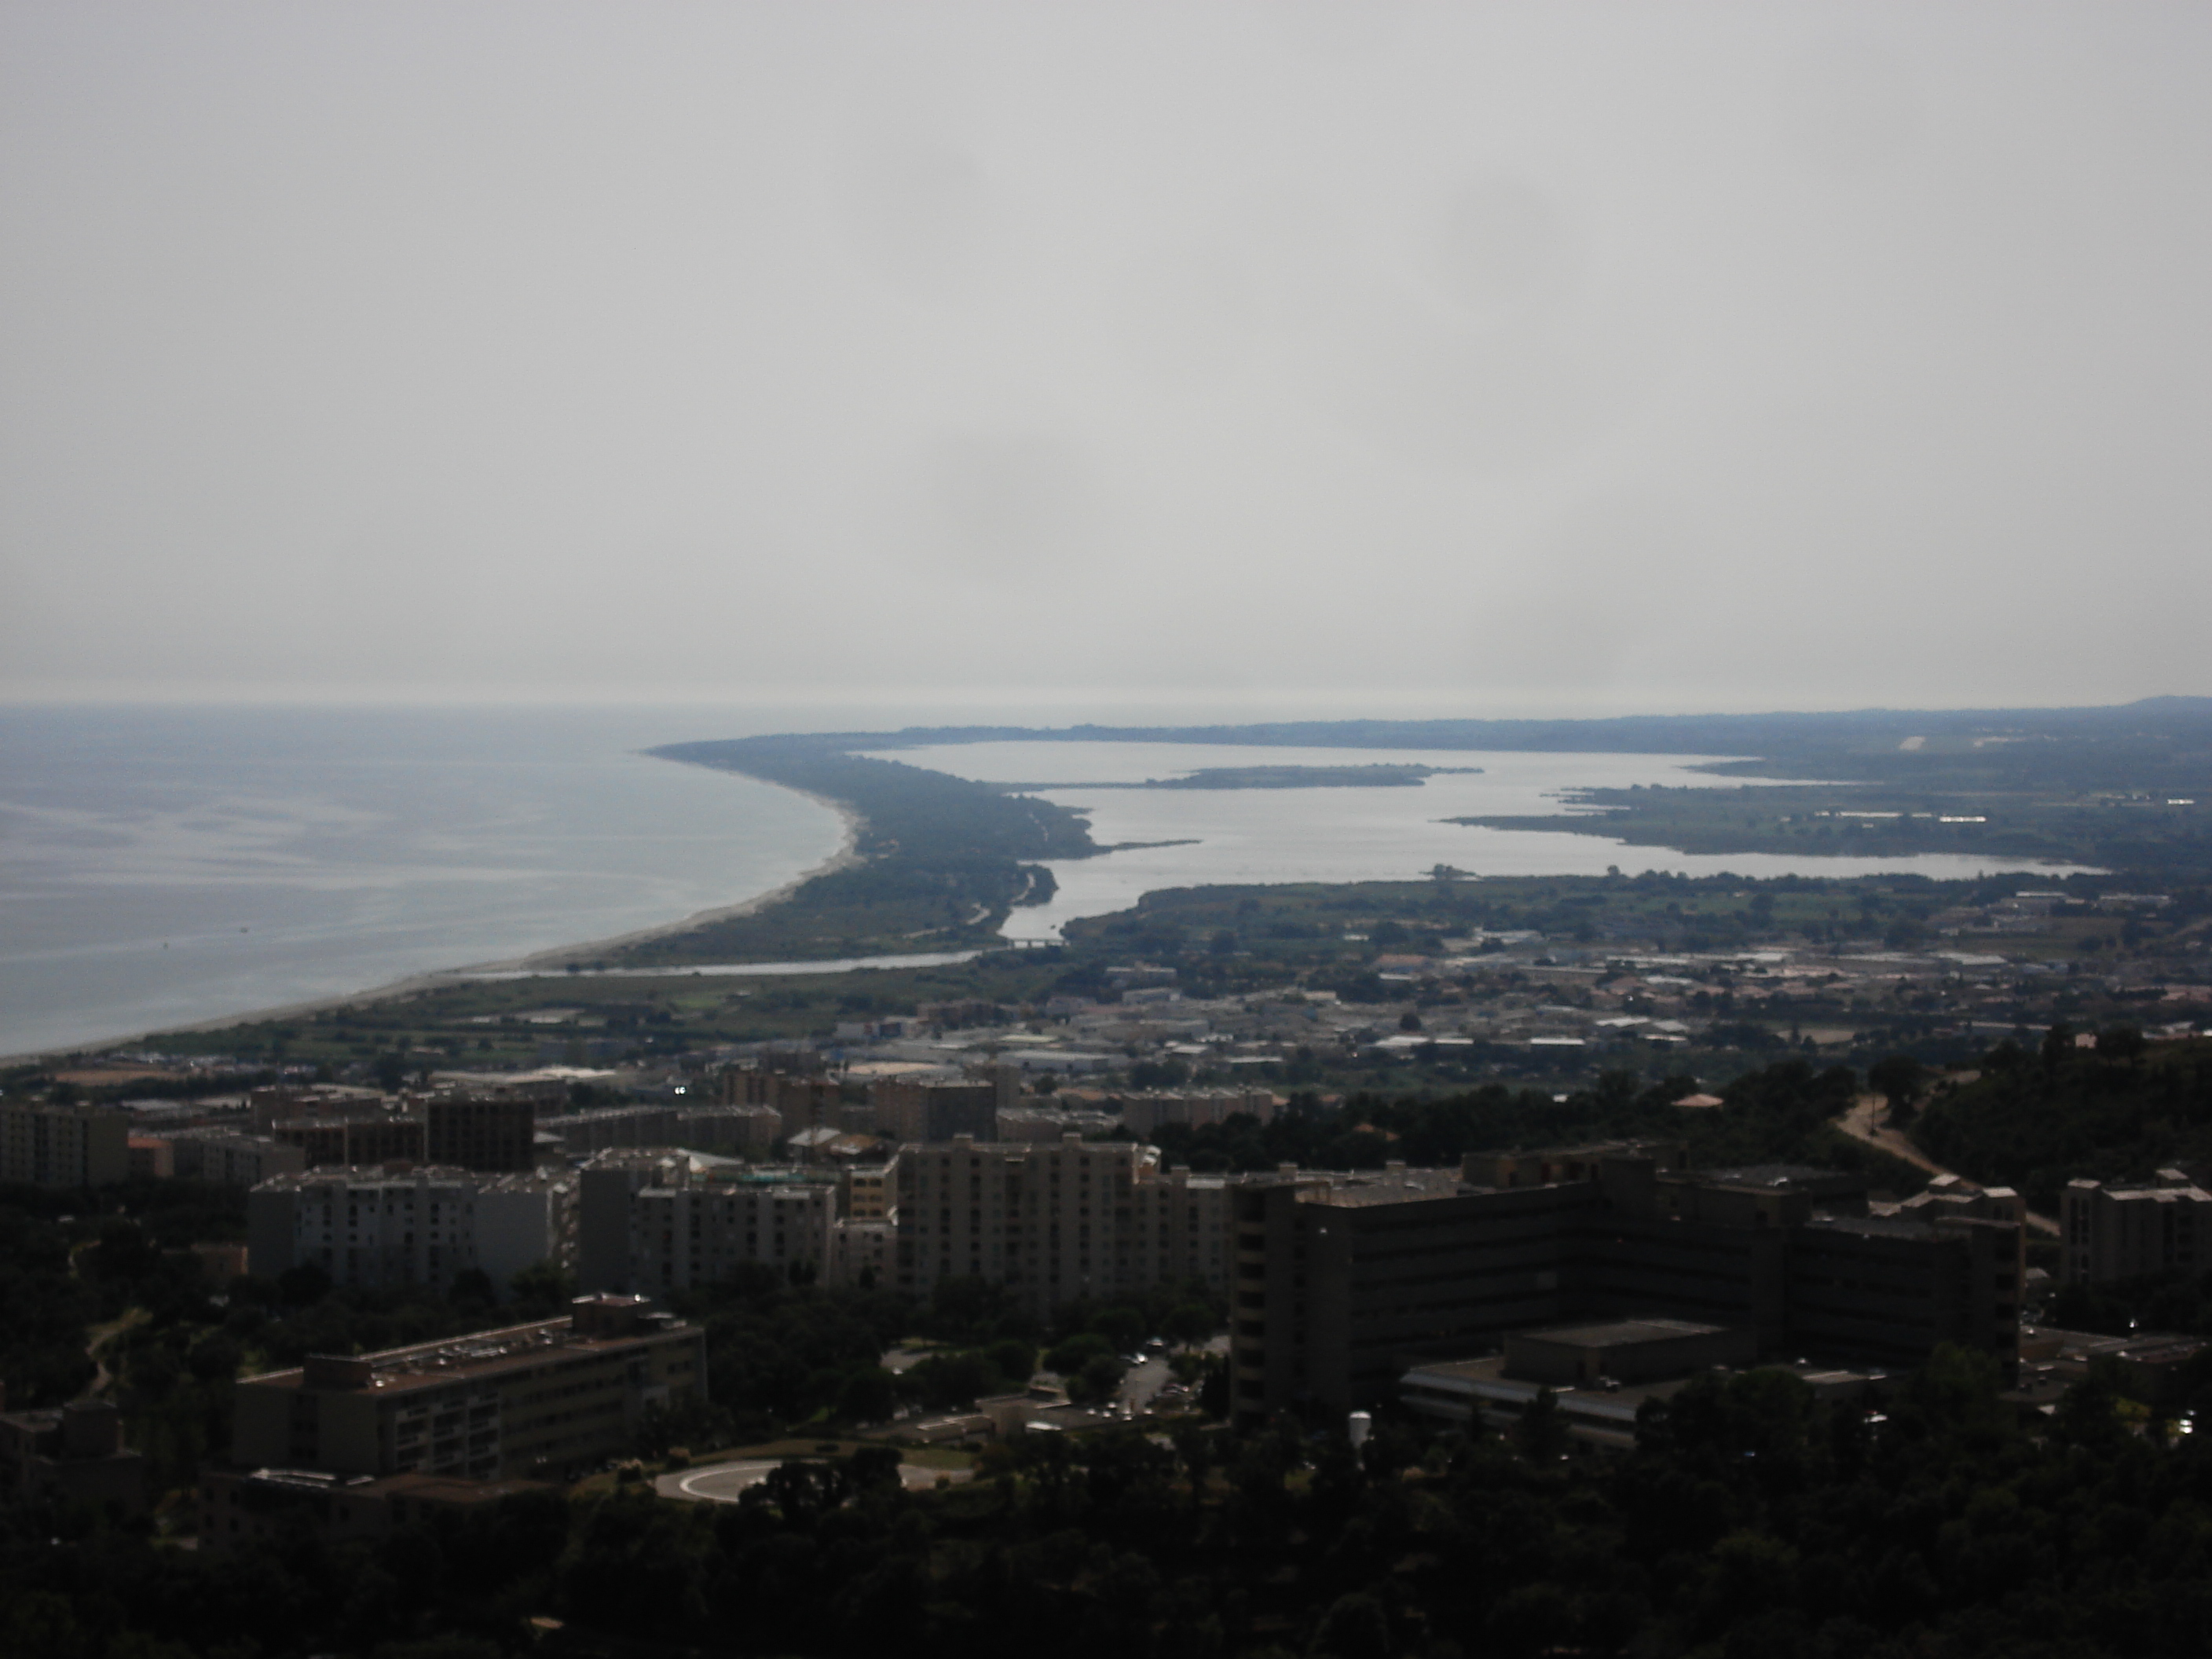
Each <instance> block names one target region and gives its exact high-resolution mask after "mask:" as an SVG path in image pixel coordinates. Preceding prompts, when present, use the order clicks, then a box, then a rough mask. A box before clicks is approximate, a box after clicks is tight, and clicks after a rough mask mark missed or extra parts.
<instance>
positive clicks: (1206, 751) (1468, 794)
mask: <svg viewBox="0 0 2212 1659" xmlns="http://www.w3.org/2000/svg"><path fill="white" fill-rule="evenodd" d="M878 752H880V753H881V755H882V757H883V758H884V759H887V760H901V761H904V762H906V763H908V764H910V765H915V766H926V767H929V768H931V769H934V770H937V771H941V772H951V773H953V774H955V775H957V776H960V777H964V778H973V779H976V780H978V781H985V782H994V783H1009V782H1011V783H1024V784H1029V785H1032V786H1036V788H1035V793H1037V794H1039V795H1042V797H1043V798H1044V799H1048V800H1051V801H1054V802H1057V803H1059V804H1060V805H1065V806H1070V807H1074V808H1078V809H1079V810H1081V811H1084V812H1085V814H1086V815H1087V816H1088V817H1090V820H1091V836H1092V838H1093V839H1094V840H1096V841H1097V842H1100V843H1101V844H1103V845H1118V844H1120V843H1125V842H1137V843H1146V842H1175V843H1182V844H1179V845H1167V846H1158V845H1152V846H1141V845H1140V846H1136V847H1131V848H1127V849H1125V850H1121V851H1116V852H1110V853H1107V854H1103V855H1101V856H1099V857H1096V858H1090V859H1061V860H1054V861H1053V862H1052V864H1051V866H1050V867H1051V870H1052V872H1053V875H1054V879H1055V880H1056V881H1057V882H1058V883H1059V890H1058V891H1057V892H1056V893H1055V894H1054V896H1053V898H1052V900H1051V901H1050V902H1048V903H1046V904H1042V905H1038V906H1034V907H1031V908H1026V909H1020V910H1017V911H1015V912H1014V913H1013V915H1012V917H1010V918H1009V919H1008V921H1007V922H1006V927H1005V929H1004V932H1005V933H1006V936H1007V937H1008V938H1009V939H1018V940H1022V941H1024V942H1031V941H1039V940H1046V939H1056V938H1058V937H1059V936H1060V928H1061V927H1064V926H1065V925H1066V923H1067V922H1069V921H1073V920H1075V919H1076V918H1078V917H1081V916H1095V915H1107V914H1109V913H1110V912H1112V911H1115V910H1121V909H1126V908H1128V907H1129V906H1130V905H1132V904H1134V903H1135V902H1137V900H1138V899H1139V897H1141V896H1143V895H1144V894H1145V893H1147V892H1151V891H1154V890H1158V889H1161V888H1166V887H1195V886H1205V885H1212V884H1235V883H1261V882H1307V881H1314V882H1347V881H1410V880H1414V879H1418V878H1421V877H1424V876H1426V875H1427V874H1429V872H1431V870H1433V869H1434V868H1435V866H1437V865H1440V864H1442V865H1449V866H1453V867H1454V868H1455V869H1459V870H1462V871H1465V872H1468V873H1469V874H1471V875H1478V876H1481V875H1491V876H1542V875H1603V874H1604V873H1605V872H1606V870H1607V867H1608V866H1619V867H1620V869H1622V870H1624V871H1626V872H1628V873H1630V874H1638V873H1640V872H1643V871H1645V870H1662V871H1665V872H1668V873H1670V874H1671V873H1676V872H1679V873H1681V874H1684V875H1691V876H1707V875H1719V874H1723V873H1728V874H1733V875H1739V876H1752V877H1771V876H1789V875H1797V876H1830V877H1850V876H1869V875H1883V874H1909V875H1919V876H1926V877H1929V878H1933V879H1936V880H1957V879H1964V878H1975V877H1980V876H1985V875H1990V874H1991V873H1994V872H1998V871H2007V870H2035V871H2039V872H2042V873H2044V874H2045V875H2049V874H2053V873H2057V872H2060V871H2062V870H2063V869H2064V868H2070V867H2071V866H2051V865H2048V864H2039V863H2037V862H2036V861H2034V860H2005V859H2002V858H1986V857H1979V856H1975V855H1972V854H1952V853H1926V854H1917V855H1914V856H1911V857H1901V858H1869V857H1856V858H1854V857H1827V858H1822V857H1816V856H1811V855H1802V854H1778V853H1731V854H1684V853H1677V852H1671V851H1668V849H1666V848H1655V847H1632V846H1629V845H1628V844H1626V842H1620V841H1616V840H1613V838H1612V837H1610V836H1595V835H1587V834H1580V833H1577V832H1574V831H1571V830H1565V829H1561V830H1521V829H1484V828H1480V827H1476V826H1472V825H1467V824H1457V823H1442V822H1439V820H1441V819H1445V818H1452V817H1477V816H1482V817H1492V816H1509V815H1510V816H1516V817H1528V816H1536V815H1553V814H1556V815H1558V816H1560V817H1568V816H1571V815H1573V814H1575V813H1576V811H1577V809H1576V808H1574V807H1572V806H1571V805H1567V804H1565V802H1563V801H1562V799H1560V797H1561V796H1562V795H1563V794H1565V793H1571V792H1572V791H1574V790H1577V789H1588V788H1599V787H1604V788H1615V789H1624V788H1627V787H1631V786H1632V785H1636V784H1641V785H1643V786H1644V787H1647V788H1649V787H1653V786H1655V785H1666V786H1668V787H1674V788H1681V787H1708V788H1710V787H1729V786H1741V787H1743V788H1744V789H1746V790H1747V791H1748V790H1755V789H1758V788H1759V787H1763V785H1764V783H1765V780H1760V779H1755V778H1752V779H1740V778H1732V777H1715V776H1714V775H1712V774H1711V773H1709V772H1702V771H1699V770H1697V768H1698V767H1700V766H1706V765H1711V763H1713V762H1714V761H1715V760H1716V759H1717V758H1723V757H1714V756H1710V755H1606V754H1582V753H1570V754H1558V753H1548V752H1531V751H1522V750H1510V751H1500V750H1414V749H1405V750H1399V749H1335V748H1291V747H1275V746H1272V745H1247V744H1188V743H1119V742H1042V743H1041V742H1035V741H1023V742H997V743H974V744H932V745H928V746H925V747H918V748H912V749H900V750H882V751H878ZM1376 762H1393V763H1413V764H1421V765H1428V766H1437V767H1480V768H1481V769H1482V770H1481V771H1480V773H1478V774H1473V775H1468V774H1464V773H1460V774H1449V775H1442V776H1437V777H1431V778H1430V779H1428V780H1427V781H1425V782H1424V783H1422V784H1419V785H1418V786H1415V787H1395V788H1315V789H1298V788H1294V789H1144V788H1132V787H1114V786H1127V785H1132V784H1141V783H1142V782H1144V781H1146V779H1152V778H1168V777H1174V776H1181V775H1187V774H1188V773H1191V772H1194V771H1197V770H1200V769H1205V768H1213V767H1231V766H1365V765H1371V764H1373V763H1376ZM1066 786H1080V787H1066ZM1102 786H1104V787H1102Z"/></svg>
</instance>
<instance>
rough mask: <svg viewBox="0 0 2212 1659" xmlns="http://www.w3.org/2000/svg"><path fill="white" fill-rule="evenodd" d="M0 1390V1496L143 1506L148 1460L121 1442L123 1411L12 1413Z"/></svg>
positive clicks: (104, 1407)
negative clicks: (53, 1498)
mask: <svg viewBox="0 0 2212 1659" xmlns="http://www.w3.org/2000/svg"><path fill="white" fill-rule="evenodd" d="M6 1404H7V1395H6V1392H5V1390H0V1492H4V1493H6V1494H7V1495H8V1496H9V1497H10V1498H18V1497H21V1498H29V1497H34V1496H51V1497H55V1498H61V1499H63V1500H64V1501H65V1502H70V1503H85V1504H115V1505H116V1506H118V1508H119V1509H121V1510H123V1512H124V1513H125V1514H126V1515H137V1514H138V1513H140V1512H142V1511H143V1510H144V1509H145V1507H146V1460H145V1458H144V1457H143V1455H140V1454H139V1453H137V1452H136V1451H133V1450H131V1448H129V1447H128V1446H125V1444H124V1443H123V1413H121V1412H120V1411H119V1410H118V1409H117V1408H116V1407H114V1406H112V1405H110V1404H108V1403H106V1401H95V1400H82V1401H72V1402H70V1404H69V1405H66V1406H57V1407H47V1408H45V1409H42V1410H35V1411H21V1412H11V1411H9V1410H7V1409H6Z"/></svg>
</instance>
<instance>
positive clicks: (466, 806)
mask: <svg viewBox="0 0 2212 1659" xmlns="http://www.w3.org/2000/svg"><path fill="white" fill-rule="evenodd" d="M773 729H775V723H774V720H772V719H763V717H761V716H758V715H748V714H744V713H742V712H738V713H732V714H717V713H714V712H710V711H701V710H696V709H695V710H671V711H665V712H655V711H650V710H638V709H623V710H617V711H597V710H589V711H587V710H579V709H538V708H533V709H498V708H489V709H488V708H474V709H332V708H317V709H268V708H128V709H123V708H12V709H0V1055H7V1054H25V1053H32V1052H38V1051H41V1050H51V1049H56V1048H67V1047H70V1046H74V1045H79V1044H85V1043H91V1042H104V1041H106V1040H110V1039H114V1038H119V1037H125V1036H136V1035H137V1034H140V1033H143V1032H148V1031H156V1030H167V1029H174V1028H176V1027H179V1026H182V1025H186V1024H194V1023H197V1022H202V1021H207V1020H212V1019H218V1018H225V1017H228V1016H234V1015H239V1014H244V1013H249V1012H255V1011H258V1010H261V1009H264V1008H271V1007H278V1006H287V1005H290V1004H294V1003H298V1002H302V1001H308V1000H315V999H319V998H325V997H335V996H344V995H349V994H354V993H357V992H361V991H366V990H370V989H374V988H375V987H380V986H384V985H387V984H390V983H392V981H397V980H401V979H404V978H408V977H410V976H412V975H419V974H423V973H428V972H435V971H438V970H442V969H457V968H463V967H468V966H472V965H477V964H483V963H495V962H502V961H507V960H511V959H513V958H514V957H521V956H525V955H528V954H532V953H535V952H538V951H546V950H550V949H551V948H553V947H556V946H560V945H572V944H577V943H580V942H584V941H590V940H599V939H609V938H614V937H618V936H620V935H622V934H624V933H632V932H635V931H637V930H640V929H643V928H647V927H655V926H659V925H662V924H665V923H669V922H672V921H680V920H682V919H683V918H684V917H687V916H690V915H695V914H697V913H699V912H701V911H705V910H710V909H714V908H720V907H723V906H726V905H729V904H733V903H736V902H739V901H742V900H744V899H746V898H749V897H750V896H755V895H757V894H760V893H763V892H767V891H769V890H772V889H774V888H776V887H779V886H781V885H783V884H786V883H787V882H790V881H792V880H794V879H795V878H798V877H799V876H800V875H801V874H803V873H804V872H806V871H808V870H810V869H811V868H813V867H814V866H817V865H819V864H821V863H823V861H824V860H828V859H829V858H830V857H832V856H833V855H835V854H836V852H837V851H838V849H839V848H841V847H842V845H843V842H844V826H843V823H842V821H841V820H840V818H839V817H838V815H837V814H836V812H835V811H832V810H831V809H829V807H827V806H824V805H822V804H821V803H820V802H818V801H816V800H813V799H809V798H808V797H806V796H805V795H801V794H799V793H795V792H793V791H792V790H789V789H784V788H780V787H776V786H775V785H772V784H766V783H761V782H758V781H755V780H753V779H751V778H745V777H740V776H738V775H734V774H732V773H727V772H714V771H709V770H708V769H705V768H703V767H697V766H685V765H679V764H677V763H673V762H670V761H664V760H656V759H653V757H649V756H647V755H645V754H642V753H641V752H640V751H641V750H644V749H647V748H649V747H651V746H653V745H654V744H663V743H672V742H680V741H684V740H686V739H691V738H715V737H726V736H731V735H734V734H736V733H738V732H743V731H748V730H750V731H756V732H757V731H762V730H773Z"/></svg>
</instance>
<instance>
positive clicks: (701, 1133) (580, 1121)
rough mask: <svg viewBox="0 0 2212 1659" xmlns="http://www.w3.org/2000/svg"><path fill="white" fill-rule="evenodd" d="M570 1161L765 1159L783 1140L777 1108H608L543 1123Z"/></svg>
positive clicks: (562, 1116)
mask: <svg viewBox="0 0 2212 1659" xmlns="http://www.w3.org/2000/svg"><path fill="white" fill-rule="evenodd" d="M538 1127H539V1128H540V1129H543V1130H544V1131H545V1132H546V1133H549V1134H551V1135H554V1136H556V1137H557V1138H558V1139H560V1142H561V1144H562V1147H563V1148H564V1149H566V1150H567V1151H568V1152H569V1153H570V1154H571V1155H589V1154H591V1153H593V1152H605V1151H607V1150H608V1149H609V1148H611V1147H617V1146H650V1147H659V1146H687V1147H691V1148H694V1149H696V1150H697V1151H699V1152H734V1153H737V1154H739V1155H741V1156H744V1157H746V1158H764V1157H766V1156H767V1155H768V1154H769V1152H770V1151H771V1150H772V1149H773V1148H774V1147H775V1143H776V1141H777V1140H778V1139H781V1137H782V1134H783V1132H784V1131H783V1120H782V1119H781V1116H779V1115H778V1114H777V1112H776V1110H775V1108H774V1107H772V1106H703V1107H702V1106H694V1107H682V1106H609V1107H605V1108H602V1109H599V1110H597V1111H589V1112H564V1113H561V1114H559V1115H556V1116H552V1117H544V1118H540V1119H538Z"/></svg>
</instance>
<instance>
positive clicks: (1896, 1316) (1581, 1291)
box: [1231, 1144, 2023, 1418]
mask: <svg viewBox="0 0 2212 1659" xmlns="http://www.w3.org/2000/svg"><path fill="white" fill-rule="evenodd" d="M1233 1205H1234V1213H1235V1223H1234V1225H1235V1228H1236V1238H1235V1247H1236V1266H1237V1279H1236V1286H1235V1295H1234V1299H1233V1304H1232V1307H1231V1385H1232V1399H1233V1403H1234V1407H1235V1410H1236V1412H1237V1414H1238V1415H1239V1416H1240V1417H1244V1418H1250V1417H1254V1416H1258V1415H1263V1414H1266V1413H1273V1412H1275V1411H1279V1410H1282V1409H1285V1408H1288V1407H1293V1406H1299V1405H1305V1404H1312V1405H1315V1406H1318V1407H1327V1408H1329V1409H1334V1410H1343V1409H1346V1408H1348V1407H1352V1406H1356V1405H1360V1404H1364V1403H1366V1402H1368V1401H1374V1400H1376V1399H1380V1398H1382V1397H1383V1395H1386V1394H1387V1393H1389V1390H1390V1389H1391V1388H1392V1387H1393V1386H1394V1384H1395V1382H1396V1379H1397V1378H1398V1377H1399V1376H1400V1375H1401V1373H1403V1372H1404V1371H1405V1370H1407V1367H1408V1366H1409V1365H1416V1364H1422V1363H1425V1362H1428V1361H1434V1360H1440V1359H1458V1358H1474V1357H1479V1356H1480V1355H1482V1354H1484V1353H1485V1352H1490V1351H1492V1350H1493V1349H1495V1348H1496V1347H1497V1346H1498V1345H1499V1344H1500V1343H1501V1342H1502V1341H1503V1340H1504V1338H1505V1337H1506V1336H1507V1334H1510V1333H1512V1332H1516V1331H1527V1330H1531V1329H1536V1328H1543V1327H1547V1326H1557V1325H1559V1324H1562V1323H1564V1322H1570V1321H1572V1320H1575V1319H1578V1318H1579V1319H1600V1320H1620V1319H1639V1320H1649V1319H1653V1318H1668V1319H1677V1320H1684V1321H1689V1322H1695V1323H1697V1324H1699V1325H1702V1326H1709V1327H1711V1328H1716V1329H1721V1330H1727V1331H1747V1332H1749V1333H1752V1334H1753V1339H1754V1340H1755V1341H1756V1343H1757V1345H1758V1347H1759V1352H1762V1353H1785V1352H1786V1353H1792V1354H1810V1355H1820V1356H1832V1357H1835V1358H1850V1359H1855V1360H1859V1361H1863V1362H1868V1363H1874V1364H1889V1365H1899V1366H1909V1365H1912V1364H1918V1363H1919V1362H1920V1361H1922V1360H1923V1359H1924V1358H1926V1357H1927V1355H1928V1354H1929V1352H1931V1351H1932V1350H1933V1349H1934V1347H1935V1346H1936V1345H1937V1344H1938V1343H1941V1342H1955V1343H1960V1344H1962V1345H1964V1346H1970V1347H1975V1348H1979V1349H1982V1350H1984V1351H1985V1352H1990V1353H1992V1354H1994V1355H1995V1356H1996V1358H1998V1359H1999V1360H2000V1361H2001V1362H2002V1364H2004V1365H2005V1366H2006V1367H2007V1368H2008V1370H2009V1369H2011V1368H2012V1367H2013V1366H2014V1365H2015V1363H2016V1358H2017V1345H2018V1333H2019V1306H2020V1297H2021V1281H2022V1271H2023V1256H2022V1248H2023V1247H2022V1243H2021V1227H2020V1225H2019V1223H2018V1222H2017V1221H2007V1220H1996V1219H1987V1218H1980V1217H1972V1216H1956V1215H1949V1214H1945V1215H1939V1216H1936V1217H1935V1218H1922V1217H1919V1216H1913V1217H1905V1216H1874V1215H1870V1214H1869V1213H1867V1212H1866V1211H1867V1205H1866V1200H1865V1188H1864V1185H1863V1182H1859V1181H1858V1180H1857V1178H1855V1177H1852V1176H1842V1175H1838V1174H1837V1173H1835V1172H1832V1171H1827V1170H1803V1169H1796V1168H1792V1167H1789V1166H1768V1167H1760V1168H1753V1169H1745V1170H1708V1171H1691V1170H1686V1169H1684V1168H1683V1167H1682V1155H1681V1152H1680V1148H1679V1147H1675V1146H1667V1145H1664V1144H1650V1145H1637V1144H1623V1145H1619V1146H1602V1147H1594V1148H1587V1149H1579V1150H1574V1151H1569V1152H1555V1153H1526V1154H1510V1155H1498V1156H1483V1155H1471V1156H1470V1157H1469V1158H1468V1160H1467V1163H1466V1167H1465V1168H1464V1170H1462V1171H1460V1172H1449V1171H1436V1170H1406V1169H1403V1168H1401V1167H1399V1166H1395V1165H1393V1166H1391V1167H1390V1168H1389V1169H1387V1170H1383V1171H1382V1172H1381V1173H1380V1174H1376V1175H1360V1176H1312V1175H1306V1174H1303V1173H1301V1172H1298V1171H1295V1170H1286V1171H1285V1172H1283V1173H1282V1174H1281V1175H1280V1176H1279V1177H1278V1178H1277V1179H1275V1180H1273V1181H1272V1182H1267V1181H1262V1182H1252V1183H1249V1184H1246V1185H1244V1186H1243V1187H1241V1188H1238V1189H1237V1192H1236V1194H1235V1196H1234V1200H1233Z"/></svg>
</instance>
